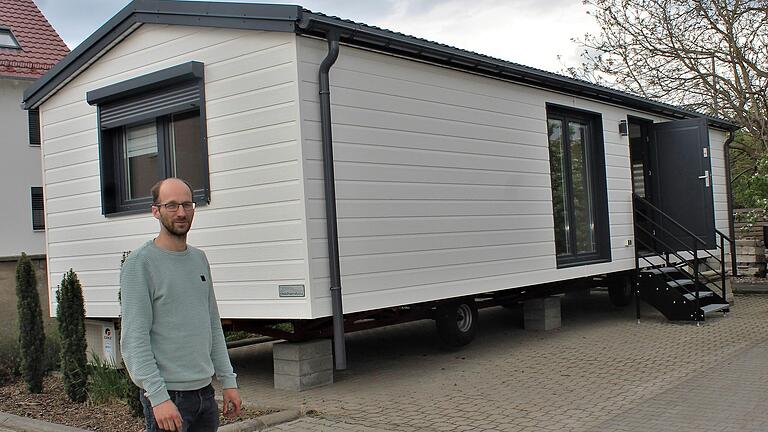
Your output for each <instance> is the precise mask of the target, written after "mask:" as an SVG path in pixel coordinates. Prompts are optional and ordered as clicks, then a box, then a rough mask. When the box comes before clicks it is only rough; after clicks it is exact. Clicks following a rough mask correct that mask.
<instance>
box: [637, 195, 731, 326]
mask: <svg viewBox="0 0 768 432" xmlns="http://www.w3.org/2000/svg"><path fill="white" fill-rule="evenodd" d="M632 200H633V204H634V206H633V207H634V210H633V213H634V216H635V217H634V221H635V224H634V225H635V257H636V260H635V267H636V270H637V271H638V272H639V271H640V270H641V268H643V267H651V268H658V267H659V265H658V264H656V263H654V262H653V261H652V260H651V259H650V258H649V257H657V258H659V259H661V260H662V261H663V262H664V263H665V264H666V265H667V266H675V267H677V265H679V264H683V265H686V264H687V265H690V266H691V268H692V272H688V271H687V270H686V269H685V268H679V267H678V268H679V270H680V271H681V272H682V273H684V274H686V275H687V276H689V278H690V279H691V280H692V281H693V282H694V283H693V288H694V292H693V293H691V292H690V291H689V290H688V289H687V288H686V287H684V286H682V285H681V284H680V283H679V282H677V280H675V279H673V278H672V277H670V276H667V275H666V274H665V275H664V277H665V278H666V279H670V280H672V281H674V283H675V284H676V285H677V286H678V287H680V288H682V289H683V290H684V291H686V292H687V293H691V294H693V296H694V298H695V299H696V306H697V308H698V306H699V290H698V289H697V287H696V284H698V283H702V282H701V271H700V268H701V267H700V266H701V265H703V266H704V267H706V268H707V269H709V271H712V272H714V273H715V274H716V275H718V276H719V282H720V283H719V284H718V283H715V282H713V281H711V280H709V279H708V278H707V279H706V282H704V283H703V284H704V285H705V286H706V284H707V283H712V284H713V285H715V287H717V288H719V290H720V291H721V293H722V297H723V299H724V300H725V299H726V294H727V293H726V286H727V280H726V267H725V242H726V241H727V242H728V243H729V246H730V258H731V263H730V264H731V274H732V275H733V276H736V274H737V267H736V254H735V243H734V242H733V240H732V239H731V238H730V237H728V236H727V235H725V234H724V233H723V232H721V231H720V230H718V229H715V234H716V235H717V237H718V240H719V241H718V242H716V244H715V250H716V251H717V249H719V252H720V253H719V256H715V255H714V254H713V253H712V252H711V251H710V250H709V249H707V243H706V242H705V241H704V240H702V239H701V238H700V237H699V236H697V235H696V234H694V233H692V232H691V231H690V230H689V229H687V228H685V227H684V226H682V225H681V224H680V223H679V222H678V221H676V220H675V219H673V218H672V217H671V216H669V215H668V214H666V213H664V212H663V211H662V210H661V209H659V208H658V207H656V206H654V205H653V204H651V203H650V202H648V200H646V199H644V198H642V197H640V196H638V195H637V194H634V193H633V194H632ZM641 207H642V208H644V209H646V210H650V211H651V212H652V213H653V217H652V216H649V215H648V214H646V213H644V212H643V211H641ZM641 222H645V224H646V225H649V226H650V227H651V229H650V230H649V229H647V228H645V227H644V226H643V224H642V223H641ZM663 222H669V224H671V226H673V227H675V228H676V229H677V230H678V232H682V233H683V235H684V237H685V238H680V236H678V235H677V234H675V233H673V232H672V231H671V230H670V229H668V228H667V227H668V226H669V224H666V223H663ZM640 233H644V234H646V235H647V236H648V237H649V238H650V239H652V240H653V243H654V244H647V243H645V242H643V241H642V240H641V237H642V236H641V235H639V234H640ZM660 233H663V234H664V237H663V238H662V237H660V236H659V235H658V234H660ZM665 239H670V240H673V241H674V243H676V245H671V244H669V243H668V242H667V241H665ZM659 245H660V246H662V247H663V249H664V252H663V254H662V253H659V252H658V251H657V246H659ZM640 246H642V247H644V248H645V250H647V251H650V252H652V253H651V254H650V255H644V254H643V253H641V248H640ZM699 246H701V248H699ZM680 252H684V253H685V254H687V255H689V256H690V257H691V258H692V260H690V259H688V258H686V257H685V255H682V254H680ZM699 252H703V256H699ZM672 256H674V257H675V258H676V259H677V262H675V263H673V262H672V259H671V257H672ZM708 258H712V260H714V261H715V262H717V263H718V264H719V269H718V268H715V267H712V265H710V264H709V263H708V262H707V261H708ZM641 259H642V260H643V261H644V262H646V263H647V265H643V266H641V262H640V261H641ZM691 273H692V274H691ZM718 285H719V286H718ZM637 315H638V319H639V318H640V309H639V305H638V309H637Z"/></svg>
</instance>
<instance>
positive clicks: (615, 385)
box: [230, 291, 768, 432]
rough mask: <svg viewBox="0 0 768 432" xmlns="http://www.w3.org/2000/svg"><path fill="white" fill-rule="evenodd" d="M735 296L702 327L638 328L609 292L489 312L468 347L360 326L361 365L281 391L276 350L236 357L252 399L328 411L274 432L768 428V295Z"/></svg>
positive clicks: (351, 361) (351, 360) (656, 321)
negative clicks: (328, 381) (321, 383)
mask: <svg viewBox="0 0 768 432" xmlns="http://www.w3.org/2000/svg"><path fill="white" fill-rule="evenodd" d="M735 300H736V302H735V305H734V307H733V308H732V310H731V313H730V314H728V316H727V317H725V318H723V317H720V316H717V315H714V316H712V317H711V318H708V320H707V321H706V322H705V323H703V325H702V326H701V327H696V326H695V325H690V324H680V323H671V322H669V321H666V320H665V319H664V318H663V317H662V316H661V315H660V314H659V313H657V312H655V311H654V310H652V309H650V308H648V307H645V306H643V308H642V314H643V315H642V320H641V323H640V324H637V323H636V320H635V319H634V307H630V308H626V309H617V308H614V307H613V306H611V304H610V302H609V300H608V297H607V293H605V292H600V291H596V292H593V293H592V294H591V295H590V296H566V297H563V298H562V299H561V302H562V315H561V320H562V328H560V329H559V330H555V331H552V332H546V333H542V332H526V331H524V330H523V329H521V328H520V323H521V322H522V316H521V315H522V312H521V311H520V310H514V309H513V310H507V309H502V308H492V309H484V310H481V313H480V325H481V327H480V332H479V333H478V337H477V339H476V340H475V341H474V342H473V343H472V344H470V345H469V346H467V347H465V348H464V349H463V350H462V351H460V352H458V353H457V352H446V351H444V350H442V349H441V348H440V345H439V343H438V341H437V338H436V334H435V331H434V324H433V323H431V322H428V321H424V322H415V323H409V324H403V325H399V326H393V327H389V328H383V329H375V330H370V331H365V332H360V333H354V334H350V335H348V339H347V352H348V365H349V370H347V371H336V372H335V376H334V380H335V381H336V383H335V384H333V385H331V386H327V387H322V388H317V389H312V390H307V391H305V392H302V393H296V392H290V391H281V390H275V389H274V388H272V372H273V371H272V356H271V350H270V347H269V346H268V345H262V346H253V347H243V348H237V349H233V350H231V351H230V354H231V357H232V360H233V363H234V365H235V369H236V372H237V373H238V374H239V376H238V380H239V383H240V386H241V394H242V396H243V398H244V399H245V400H246V401H254V402H256V403H259V404H260V405H266V406H275V407H296V408H299V409H303V410H304V411H307V410H316V411H317V412H318V416H312V417H304V418H301V419H299V420H297V421H295V422H292V423H286V424H283V425H278V426H276V427H273V428H272V429H270V430H274V431H286V432H289V431H315V430H323V431H341V432H346V431H362V432H379V431H405V432H410V431H414V432H415V431H419V432H421V431H424V432H437V431H438V430H440V429H442V428H443V427H444V426H445V424H446V423H447V424H449V425H452V426H454V430H460V429H459V428H462V427H463V428H468V427H472V428H474V429H468V430H476V431H479V430H495V431H523V430H539V431H541V430H544V431H548V430H552V431H555V430H557V431H566V432H593V431H594V432H597V431H600V432H603V431H619V432H621V431H624V432H635V431H641V430H642V431H655V430H660V431H663V430H676V431H677V430H680V431H689V430H690V431H693V430H697V431H701V432H710V431H721V430H729V431H746V432H750V431H766V430H768V410H765V406H766V405H768V400H766V398H767V396H765V395H761V391H763V392H764V389H763V387H764V383H765V382H766V381H767V380H768V370H767V369H768V346H767V345H766V343H767V342H766V336H768V320H766V319H765V317H766V316H767V315H768V296H754V295H753V296H750V295H737V296H736V298H735ZM763 365H766V366H763ZM700 374H701V375H700ZM705 375H706V376H707V378H706V380H705V379H704V378H701V377H702V376H705ZM698 379H701V381H697V380H698ZM761 384H762V386H761ZM765 393H767V394H768V392H765ZM698 403H701V404H702V405H703V406H705V407H708V408H700V409H692V408H691V407H694V406H696V404H698ZM697 418H700V419H701V421H695V420H696V419H697ZM438 424H439V426H440V429H438V428H436V427H435V426H436V425H438ZM669 425H674V428H675V429H665V428H666V427H667V426H669Z"/></svg>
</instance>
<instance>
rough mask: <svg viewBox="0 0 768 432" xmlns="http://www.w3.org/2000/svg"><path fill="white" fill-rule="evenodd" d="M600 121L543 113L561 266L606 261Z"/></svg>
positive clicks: (583, 115)
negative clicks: (545, 121)
mask: <svg viewBox="0 0 768 432" xmlns="http://www.w3.org/2000/svg"><path fill="white" fill-rule="evenodd" d="M600 128H601V121H600V116H599V115H595V114H591V113H582V112H580V111H569V110H565V109H560V108H552V107H550V108H549V109H548V110H547V136H548V140H549V160H550V174H551V180H552V207H553V214H554V221H555V227H554V228H555V251H556V252H557V262H558V265H559V266H568V265H576V264H582V263H587V262H595V261H606V260H610V244H609V229H608V204H607V193H606V188H605V156H604V153H603V142H602V133H601V129H600Z"/></svg>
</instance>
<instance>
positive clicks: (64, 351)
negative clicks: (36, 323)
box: [56, 269, 88, 402]
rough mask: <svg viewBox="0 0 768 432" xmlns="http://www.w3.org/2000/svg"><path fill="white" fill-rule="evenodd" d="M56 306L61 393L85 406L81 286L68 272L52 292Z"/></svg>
mask: <svg viewBox="0 0 768 432" xmlns="http://www.w3.org/2000/svg"><path fill="white" fill-rule="evenodd" d="M56 302H57V303H58V305H57V307H56V315H57V317H58V319H59V334H60V335H61V373H62V375H63V376H64V391H65V392H66V393H67V396H68V397H69V399H70V400H72V401H73V402H85V400H86V399H87V397H88V390H87V389H88V369H87V358H86V355H85V350H86V342H85V306H84V303H83V289H82V286H80V281H79V280H78V278H77V274H75V272H74V271H73V270H72V269H70V270H69V271H68V272H67V273H66V274H65V275H64V278H63V279H62V281H61V286H60V287H59V289H58V290H57V291H56Z"/></svg>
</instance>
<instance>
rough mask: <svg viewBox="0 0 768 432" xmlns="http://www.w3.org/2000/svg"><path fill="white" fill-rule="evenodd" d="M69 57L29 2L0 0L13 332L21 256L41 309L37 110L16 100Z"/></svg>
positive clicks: (4, 296)
mask: <svg viewBox="0 0 768 432" xmlns="http://www.w3.org/2000/svg"><path fill="white" fill-rule="evenodd" d="M68 52H69V49H68V48H67V46H66V45H65V44H64V42H63V41H62V40H61V37H59V35H58V34H57V33H56V30H54V29H53V27H52V26H51V24H50V23H49V22H48V20H46V19H45V17H44V16H43V14H42V13H41V12H40V10H39V9H38V8H37V6H36V5H35V3H34V2H33V1H32V0H0V131H1V132H0V148H1V149H2V156H0V194H2V196H3V197H5V200H6V201H5V203H4V204H3V206H2V207H0V220H2V224H0V239H2V240H0V326H1V327H2V328H4V329H6V328H15V319H16V295H15V269H16V261H17V260H18V257H19V255H20V254H21V252H26V253H27V255H30V256H32V257H34V261H35V263H36V265H37V269H36V270H37V276H38V281H39V285H38V288H39V290H40V292H41V295H42V297H41V298H42V304H43V305H45V304H46V299H47V283H46V278H45V272H46V269H45V220H44V212H43V208H42V205H43V190H42V185H43V180H42V170H41V167H40V128H39V118H38V114H37V111H29V112H27V111H24V110H23V109H22V108H21V101H22V95H23V93H24V90H25V89H27V87H29V86H30V85H31V84H32V83H33V82H34V81H35V80H36V79H37V78H39V77H41V76H42V75H43V74H44V73H45V72H47V71H48V70H49V69H51V68H52V67H53V65H55V64H56V63H57V62H58V61H59V60H61V58H62V57H64V56H65V55H66V54H67V53H68ZM43 312H44V314H45V315H48V314H47V310H44V311H43ZM3 335H8V336H10V335H15V331H14V332H8V331H3ZM14 337H15V336H14Z"/></svg>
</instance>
